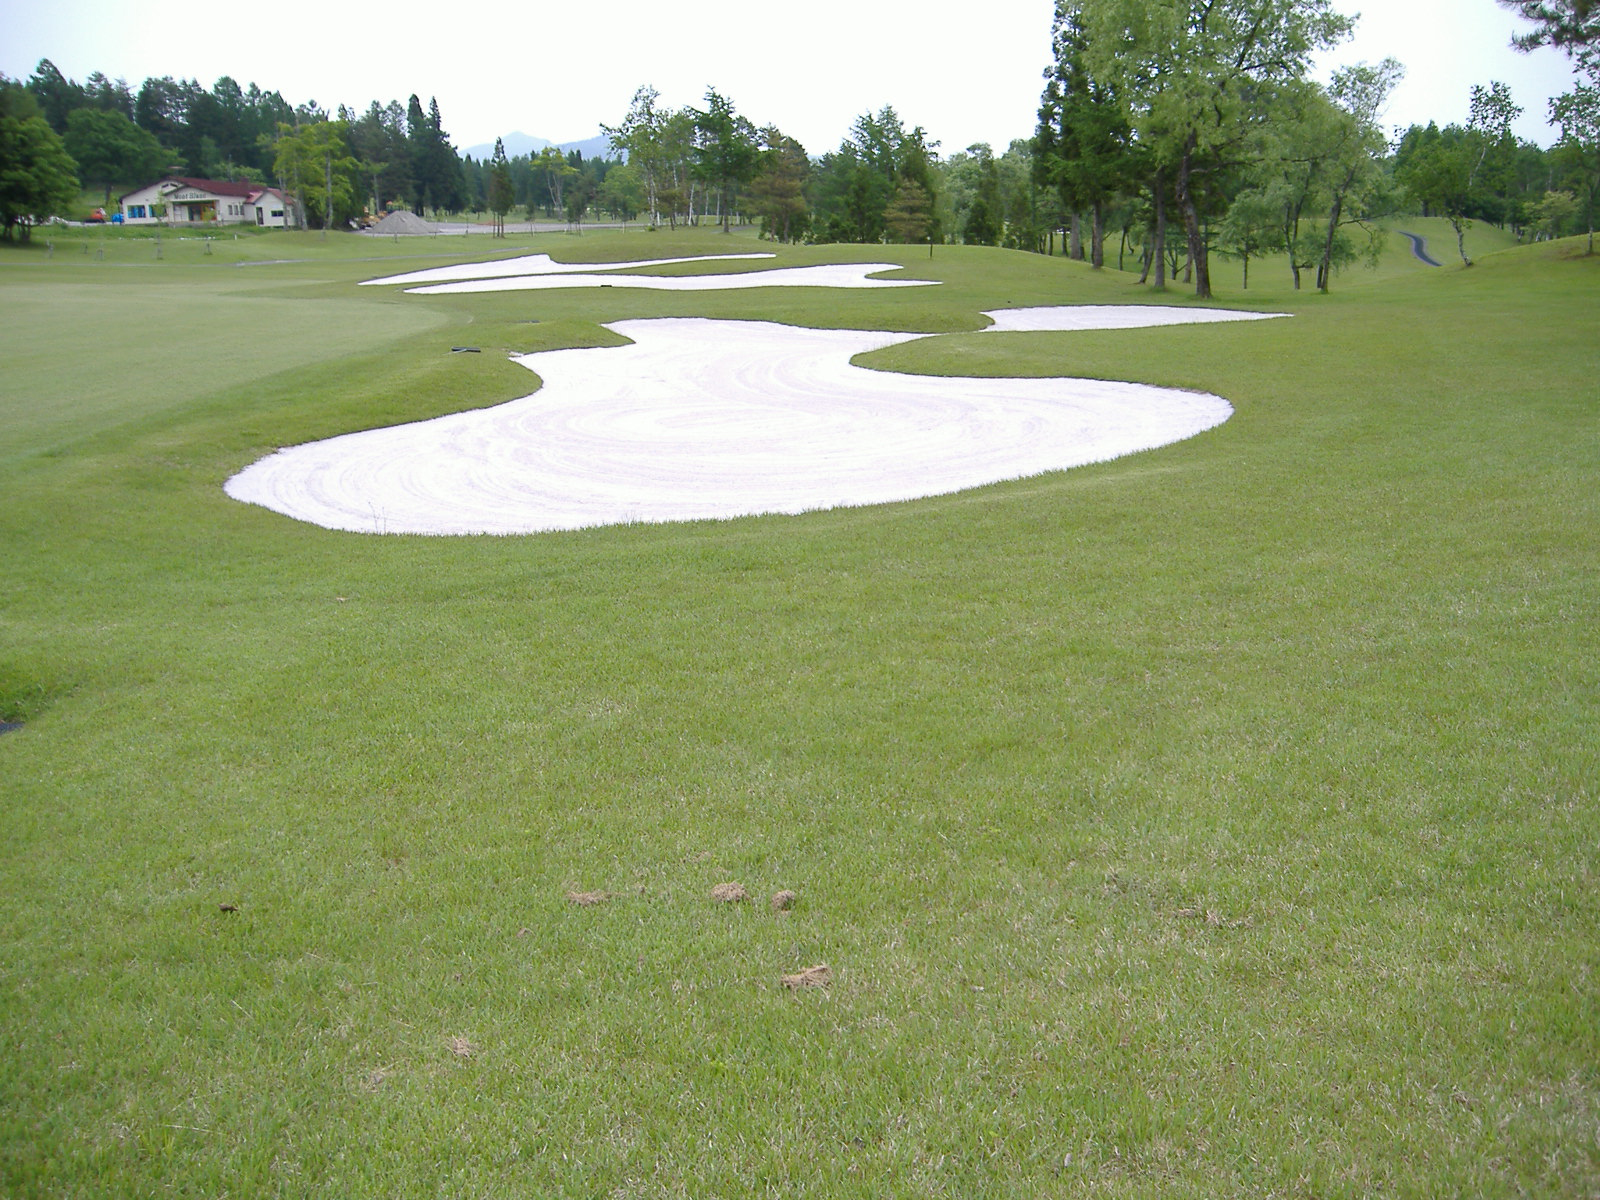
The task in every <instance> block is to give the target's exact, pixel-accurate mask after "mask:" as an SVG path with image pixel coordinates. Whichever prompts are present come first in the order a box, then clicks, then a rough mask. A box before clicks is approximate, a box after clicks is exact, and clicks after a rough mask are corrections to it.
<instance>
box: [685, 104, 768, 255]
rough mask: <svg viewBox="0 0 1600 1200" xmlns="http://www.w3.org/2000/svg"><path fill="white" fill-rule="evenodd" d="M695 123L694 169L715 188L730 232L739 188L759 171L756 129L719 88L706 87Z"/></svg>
mask: <svg viewBox="0 0 1600 1200" xmlns="http://www.w3.org/2000/svg"><path fill="white" fill-rule="evenodd" d="M694 126H695V144H694V163H695V172H696V174H697V175H698V176H699V177H700V178H701V179H702V180H704V181H705V182H706V183H707V184H708V185H710V187H711V188H712V190H713V194H714V195H715V196H716V201H717V209H718V212H719V213H720V214H721V218H722V232H723V233H727V232H728V230H729V224H730V222H731V220H732V217H733V208H734V202H735V199H736V197H737V196H738V191H739V188H740V187H741V186H743V185H744V184H746V183H748V182H749V181H750V179H751V178H752V177H753V176H754V175H755V172H756V166H757V161H758V154H759V148H758V145H757V134H756V129H755V126H754V125H752V124H751V123H750V122H749V121H748V120H747V119H746V118H744V117H742V116H740V115H739V114H738V113H737V112H735V111H734V107H733V104H732V102H731V101H729V100H728V99H727V97H725V96H723V95H722V94H721V93H720V92H718V91H717V89H716V88H708V89H707V90H706V106H705V108H704V109H703V110H701V109H697V110H695V113H694Z"/></svg>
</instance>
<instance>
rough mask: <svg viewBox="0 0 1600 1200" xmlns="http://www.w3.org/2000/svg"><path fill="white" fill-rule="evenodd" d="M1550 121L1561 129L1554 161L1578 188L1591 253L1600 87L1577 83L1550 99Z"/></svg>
mask: <svg viewBox="0 0 1600 1200" xmlns="http://www.w3.org/2000/svg"><path fill="white" fill-rule="evenodd" d="M1550 121H1551V123H1552V124H1554V125H1555V126H1556V127H1557V128H1559V129H1560V130H1561V141H1560V142H1559V143H1558V144H1557V146H1556V160H1557V162H1558V163H1560V164H1561V165H1562V166H1563V167H1565V168H1566V169H1567V170H1568V171H1570V172H1571V175H1572V177H1573V179H1574V182H1575V183H1576V185H1577V187H1578V189H1579V195H1581V197H1582V206H1583V210H1584V212H1585V213H1586V214H1587V217H1588V225H1589V247H1588V251H1587V252H1588V253H1589V254H1593V253H1594V216H1595V205H1596V201H1597V200H1600V86H1596V87H1591V86H1589V85H1588V84H1583V83H1580V84H1578V86H1577V87H1575V88H1573V90H1572V91H1570V92H1567V93H1566V94H1565V95H1562V96H1557V97H1556V98H1555V99H1554V100H1552V101H1550Z"/></svg>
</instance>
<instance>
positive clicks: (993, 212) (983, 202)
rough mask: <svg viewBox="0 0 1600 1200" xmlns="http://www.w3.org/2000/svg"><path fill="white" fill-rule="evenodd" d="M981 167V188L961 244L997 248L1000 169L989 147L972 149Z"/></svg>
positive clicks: (975, 198) (977, 146)
mask: <svg viewBox="0 0 1600 1200" xmlns="http://www.w3.org/2000/svg"><path fill="white" fill-rule="evenodd" d="M967 153H968V154H970V155H972V157H973V158H974V159H975V160H976V162H977V165H978V186H977V190H976V192H975V194H974V195H973V198H972V206H971V207H970V208H968V209H967V219H966V220H965V221H964V222H962V225H961V240H962V241H963V242H965V243H966V244H967V245H969V246H996V245H999V243H1000V234H1001V232H1002V227H1001V223H1000V222H1001V207H1000V169H999V167H997V166H996V165H995V161H994V153H993V151H991V150H990V149H989V147H988V146H987V145H986V144H982V143H980V144H978V145H975V146H968V147H967Z"/></svg>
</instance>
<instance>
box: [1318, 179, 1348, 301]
mask: <svg viewBox="0 0 1600 1200" xmlns="http://www.w3.org/2000/svg"><path fill="white" fill-rule="evenodd" d="M1343 207H1344V197H1343V196H1342V195H1338V196H1335V197H1334V198H1333V208H1332V210H1331V211H1330V212H1329V213H1328V236H1327V238H1326V239H1325V240H1324V241H1323V243H1322V261H1321V262H1320V263H1318V264H1317V291H1319V292H1322V293H1324V294H1326V293H1327V291H1328V284H1329V282H1330V280H1331V278H1332V276H1333V235H1334V234H1335V233H1336V232H1337V231H1338V229H1339V210H1340V209H1342V208H1343Z"/></svg>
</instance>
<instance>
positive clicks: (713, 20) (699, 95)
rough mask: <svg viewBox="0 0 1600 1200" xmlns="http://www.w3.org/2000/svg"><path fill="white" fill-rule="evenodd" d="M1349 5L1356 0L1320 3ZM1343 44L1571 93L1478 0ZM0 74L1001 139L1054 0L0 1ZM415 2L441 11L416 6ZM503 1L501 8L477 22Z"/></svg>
mask: <svg viewBox="0 0 1600 1200" xmlns="http://www.w3.org/2000/svg"><path fill="white" fill-rule="evenodd" d="M1336 3H1337V4H1338V6H1339V7H1340V8H1341V9H1343V10H1344V11H1347V12H1355V11H1358V10H1359V9H1360V7H1361V4H1360V2H1359V0H1336ZM1366 7H1367V9H1368V12H1367V15H1365V16H1363V17H1362V19H1361V21H1360V22H1359V23H1358V25H1357V36H1356V38H1355V40H1354V41H1352V42H1350V43H1347V44H1346V45H1345V46H1344V47H1343V48H1342V49H1341V50H1339V51H1338V52H1337V53H1336V54H1334V55H1332V56H1330V57H1329V58H1328V60H1327V62H1325V63H1324V64H1323V67H1324V70H1323V74H1324V75H1325V74H1326V70H1327V69H1328V68H1329V67H1331V65H1332V64H1334V63H1339V62H1356V61H1362V60H1364V61H1369V62H1376V61H1378V60H1380V59H1382V58H1384V57H1385V56H1388V55H1392V56H1394V57H1395V58H1398V59H1400V60H1401V62H1403V63H1405V64H1406V67H1407V72H1408V74H1407V78H1406V81H1405V83H1404V84H1403V85H1402V87H1401V89H1400V91H1399V92H1398V93H1397V94H1396V96H1395V99H1394V102H1393V104H1392V105H1391V106H1390V109H1389V112H1388V115H1387V122H1388V124H1390V125H1392V126H1399V127H1402V128H1403V127H1405V126H1407V125H1409V124H1411V123H1412V122H1414V121H1415V122H1419V123H1424V124H1425V123H1426V122H1427V121H1429V120H1437V121H1438V122H1439V123H1440V124H1441V125H1443V124H1447V123H1449V122H1451V121H1457V122H1464V121H1465V120H1466V116H1467V100H1468V94H1469V89H1470V88H1471V86H1472V85H1473V84H1474V83H1487V82H1489V81H1490V80H1492V79H1498V80H1503V81H1504V82H1506V83H1508V84H1510V86H1511V90H1512V95H1513V97H1514V98H1515V100H1516V101H1517V103H1519V104H1521V105H1522V106H1523V108H1524V110H1525V112H1524V115H1523V117H1522V119H1521V120H1520V121H1519V122H1518V124H1517V126H1516V131H1517V133H1518V135H1519V136H1521V137H1524V138H1528V139H1530V140H1532V141H1535V142H1538V143H1539V144H1540V145H1549V144H1550V143H1551V141H1553V135H1552V133H1551V131H1550V130H1549V129H1548V128H1547V127H1546V125H1545V123H1544V116H1545V110H1546V102H1547V100H1548V98H1549V97H1550V96H1552V95H1556V94H1559V93H1561V92H1563V91H1566V90H1568V89H1569V88H1570V87H1571V79H1572V75H1571V72H1570V70H1569V68H1568V65H1567V60H1566V59H1565V57H1563V56H1562V55H1559V54H1557V53H1556V52H1554V51H1551V50H1542V51H1539V52H1538V53H1536V54H1534V55H1522V54H1518V53H1517V52H1515V51H1514V50H1512V49H1510V47H1509V45H1508V42H1509V38H1510V36H1511V34H1512V33H1513V32H1514V31H1515V30H1517V29H1518V28H1520V26H1519V23H1518V21H1517V19H1516V18H1515V17H1514V16H1513V15H1512V14H1511V13H1510V12H1508V11H1507V10H1506V9H1503V8H1501V7H1500V6H1499V5H1498V4H1496V3H1495V0H1368V2H1367V4H1366ZM6 8H7V10H9V11H7V12H6V14H5V22H4V36H3V39H0V42H3V45H0V71H3V72H4V73H5V74H6V75H9V76H11V77H12V78H14V79H26V78H27V77H28V76H29V75H31V74H32V73H33V70H34V67H35V66H36V65H37V64H38V61H39V60H40V59H41V58H49V59H51V60H52V61H53V62H54V63H55V64H56V66H57V67H58V68H60V70H61V72H62V73H63V74H64V75H66V76H67V77H68V78H71V79H76V80H78V81H79V82H80V83H81V82H83V80H84V79H85V78H86V77H87V76H88V75H89V74H91V73H92V72H94V71H102V72H104V73H105V74H106V75H108V76H110V77H111V78H113V79H115V78H117V77H119V76H120V77H122V78H125V79H126V80H127V81H128V82H129V84H130V85H131V86H132V87H133V88H134V90H135V91H137V90H138V86H139V84H140V83H141V82H142V81H143V80H144V79H145V78H146V77H147V76H151V75H154V76H161V75H172V76H174V77H177V78H186V79H198V80H199V81H200V82H201V83H202V84H203V85H205V86H206V87H210V86H212V85H213V84H214V83H215V82H216V80H217V79H218V77H220V76H222V75H231V76H233V77H234V78H235V79H236V80H238V82H239V83H240V84H241V85H242V86H248V85H249V84H250V83H252V82H255V83H258V84H260V85H261V86H262V87H263V88H264V89H266V90H273V89H276V90H277V91H279V92H281V93H282V94H283V97H284V99H285V100H287V101H289V103H290V104H296V105H297V104H301V103H304V102H306V101H309V100H315V101H317V102H318V103H320V104H322V105H323V106H324V107H325V108H328V109H330V110H331V109H334V108H336V107H337V106H338V105H339V104H341V103H342V104H348V105H350V106H351V107H352V108H356V109H358V110H364V109H365V108H366V107H367V104H368V103H369V102H370V101H372V100H379V101H381V102H384V103H387V102H388V101H389V100H391V99H394V100H399V101H400V102H401V103H402V104H404V103H405V102H406V99H407V97H409V96H410V95H411V93H413V92H415V93H417V94H418V95H419V96H421V97H422V101H423V104H424V106H426V104H427V101H428V98H429V97H430V96H436V97H437V98H438V100H439V107H440V112H441V115H442V117H443V121H444V127H445V132H446V133H447V134H449V136H450V139H451V141H452V142H454V144H455V145H456V146H457V148H458V149H465V148H466V147H468V146H472V145H475V144H478V143H484V142H492V141H493V140H494V138H495V137H496V136H497V135H499V134H504V133H510V132H513V131H521V132H524V133H529V134H533V135H535V136H537V137H545V138H550V139H553V140H555V141H579V140H582V139H584V138H587V137H592V136H594V134H595V133H597V132H598V125H599V123H600V122H602V121H603V122H606V123H610V124H615V123H617V122H618V121H620V120H621V118H622V117H623V115H624V114H625V113H626V112H627V110H628V106H629V102H630V101H631V99H632V96H633V93H634V91H635V89H636V88H638V87H639V85H641V84H645V83H649V84H651V85H652V86H654V87H655V88H656V89H657V90H658V91H659V92H660V93H661V99H662V102H663V103H665V104H667V105H670V106H674V107H676V106H681V105H685V104H695V105H698V104H700V103H701V102H702V100H703V97H704V95H705V91H706V89H707V88H708V87H715V88H717V90H718V91H720V92H721V93H722V94H723V95H724V96H726V97H727V98H728V99H729V100H731V101H732V102H733V104H734V106H735V108H736V109H737V110H738V111H739V112H740V113H741V114H743V115H744V116H747V117H749V118H750V119H751V120H752V121H754V122H755V123H756V124H757V125H766V124H769V123H770V124H775V125H777V126H778V127H779V128H781V129H782V130H783V131H784V132H785V133H787V134H789V135H790V136H791V137H795V138H798V139H799V140H800V142H801V143H802V144H803V145H804V146H805V147H806V148H807V149H808V150H809V151H811V153H813V154H820V153H822V152H824V151H826V150H830V149H833V148H835V147H837V146H838V144H839V143H840V141H841V140H843V138H844V137H845V136H846V134H847V133H848V131H849V128H850V124H851V122H852V121H853V120H854V119H855V117H856V116H857V115H859V114H861V113H863V112H867V111H876V110H877V109H879V108H881V107H883V106H884V105H886V104H888V105H893V106H894V108H895V109H896V111H897V112H899V114H900V116H901V118H902V119H903V120H904V121H906V123H907V124H912V125H922V126H923V127H924V128H925V129H926V130H927V131H928V135H929V136H930V137H931V138H932V139H934V140H936V141H938V142H940V143H941V146H942V152H943V153H944V154H945V155H947V156H948V155H949V154H952V153H954V152H956V151H958V150H962V149H965V148H966V147H967V146H968V145H970V144H972V143H974V142H979V141H984V142H989V143H991V144H992V145H994V146H995V148H996V149H1001V148H1003V147H1004V146H1005V145H1006V144H1007V143H1008V142H1009V141H1010V140H1011V139H1012V138H1016V137H1026V136H1028V135H1029V134H1030V133H1032V131H1033V124H1034V113H1035V109H1036V106H1037V104H1038V99H1039V92H1040V88H1041V73H1042V71H1043V69H1044V67H1045V65H1046V63H1047V62H1048V60H1049V55H1050V17H1051V13H1052V12H1053V11H1054V5H1053V4H1052V3H1051V0H990V2H989V3H986V4H979V5H976V6H971V5H963V6H960V7H955V6H952V7H951V8H949V9H946V10H944V13H943V15H941V14H940V13H939V11H938V10H935V9H933V8H932V7H931V6H926V5H924V4H922V3H917V2H914V0H892V2H889V3H882V2H879V3H874V2H873V0H807V3H806V4H804V5H801V6H799V7H795V6H792V5H760V4H737V5H726V6H722V9H721V10H722V11H723V12H726V13H727V14H728V15H727V16H726V17H719V16H717V15H715V14H716V13H717V12H718V7H717V6H695V7H692V8H691V7H687V6H682V5H674V4H669V3H663V2H662V0H607V2H605V3H600V4H596V5H595V6H594V7H593V8H590V7H588V6H587V5H542V4H534V3H529V2H528V0H519V2H518V3H516V4H503V3H500V0H488V2H487V3H478V4H473V5H470V6H468V8H466V9H464V10H461V15H460V17H458V18H457V17H451V16H448V15H446V16H443V17H440V16H437V15H422V13H421V11H420V10H418V12H417V15H408V13H409V12H410V11H411V10H409V9H408V7H407V6H406V5H404V4H403V3H392V2H391V3H382V4H373V5H331V6H321V7H319V6H311V7H309V8H308V7H306V6H304V5H299V6H283V5H268V6H265V7H258V8H256V10H255V11H256V13H257V14H259V15H257V16H246V15H245V13H244V10H243V9H241V8H239V7H237V6H236V7H234V8H233V9H231V10H230V9H228V8H226V7H224V8H219V9H211V10H208V11H207V12H206V13H205V14H204V15H203V16H197V17H196V18H195V19H193V20H188V19H182V18H179V19H170V18H169V17H167V16H161V15H158V14H157V13H156V12H155V10H153V9H151V8H150V7H149V6H148V5H140V4H132V3H128V2H127V0H115V2H112V0H73V2H71V3H59V4H58V3H48V2H34V3H23V2H22V0H18V2H17V3H8V4H7V5H6ZM429 9H430V10H431V13H433V14H437V13H438V12H441V11H444V12H446V13H448V8H447V6H445V7H443V8H441V6H436V5H430V6H429ZM496 14H500V15H496Z"/></svg>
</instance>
